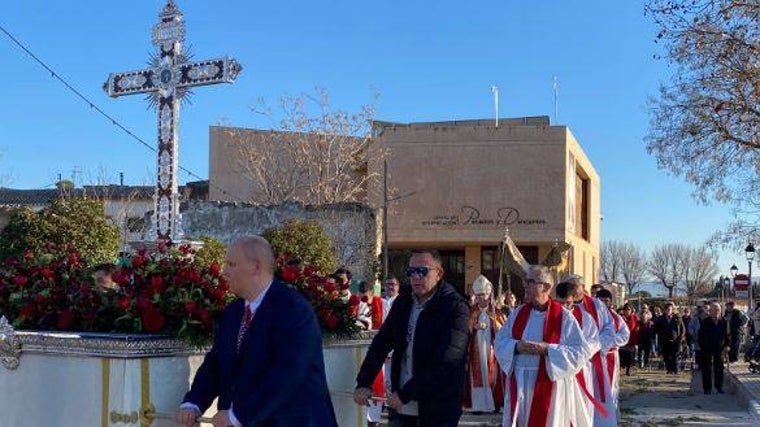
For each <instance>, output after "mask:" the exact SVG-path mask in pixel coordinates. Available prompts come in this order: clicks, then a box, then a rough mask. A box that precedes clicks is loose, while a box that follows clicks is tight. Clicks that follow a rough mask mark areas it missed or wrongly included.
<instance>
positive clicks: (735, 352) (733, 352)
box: [728, 335, 742, 363]
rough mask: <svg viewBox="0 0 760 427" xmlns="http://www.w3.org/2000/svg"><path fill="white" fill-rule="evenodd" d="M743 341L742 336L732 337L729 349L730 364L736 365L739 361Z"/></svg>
mask: <svg viewBox="0 0 760 427" xmlns="http://www.w3.org/2000/svg"><path fill="white" fill-rule="evenodd" d="M741 339H742V337H741V335H731V346H730V347H729V349H728V363H734V362H736V361H738V360H739V345H740V344H741Z"/></svg>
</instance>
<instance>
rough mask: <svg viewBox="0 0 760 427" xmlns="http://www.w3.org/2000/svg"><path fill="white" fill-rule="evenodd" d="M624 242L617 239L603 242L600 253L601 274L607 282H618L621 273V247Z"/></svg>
mask: <svg viewBox="0 0 760 427" xmlns="http://www.w3.org/2000/svg"><path fill="white" fill-rule="evenodd" d="M621 247H622V243H621V242H618V241H616V240H610V241H606V242H602V246H601V248H600V253H599V258H600V259H599V261H600V262H599V265H600V267H601V269H602V271H601V275H602V278H603V279H604V281H605V282H607V283H612V282H617V279H618V275H619V274H620V249H621Z"/></svg>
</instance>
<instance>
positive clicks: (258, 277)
mask: <svg viewBox="0 0 760 427" xmlns="http://www.w3.org/2000/svg"><path fill="white" fill-rule="evenodd" d="M273 273H274V254H273V252H272V246H271V245H270V244H269V242H267V241H266V239H264V238H263V237H260V236H245V237H241V238H240V239H238V240H236V241H235V242H234V243H233V244H232V245H230V247H229V249H228V250H227V256H226V257H225V264H224V277H225V278H226V279H227V283H228V284H229V286H230V290H231V291H232V292H233V293H234V294H235V295H237V296H239V297H242V298H245V299H246V300H248V301H252V300H253V299H255V298H256V297H257V296H258V295H259V294H260V293H261V291H263V290H264V288H265V287H266V286H267V285H268V284H269V283H270V282H271V280H272V278H273Z"/></svg>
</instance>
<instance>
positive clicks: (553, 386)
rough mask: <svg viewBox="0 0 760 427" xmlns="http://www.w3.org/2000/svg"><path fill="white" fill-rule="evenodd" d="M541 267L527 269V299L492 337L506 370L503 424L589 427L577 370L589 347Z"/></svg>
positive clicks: (513, 425)
mask: <svg viewBox="0 0 760 427" xmlns="http://www.w3.org/2000/svg"><path fill="white" fill-rule="evenodd" d="M551 283H552V278H551V275H550V274H549V272H548V270H547V269H546V267H541V266H531V267H530V268H529V269H528V270H527V271H526V287H525V295H526V304H523V305H521V306H519V307H517V308H516V309H515V311H514V313H512V315H511V316H509V319H508V320H507V325H506V326H505V327H504V328H502V329H501V330H500V331H499V333H498V334H497V336H496V344H495V351H496V357H497V359H498V360H499V363H500V364H501V367H502V369H503V371H504V373H505V374H506V375H507V383H508V386H507V387H506V393H505V398H504V418H503V426H509V427H516V426H525V427H568V426H570V425H572V426H573V427H591V424H590V422H589V421H590V420H589V419H588V417H587V416H586V415H585V408H584V406H583V404H582V401H583V396H582V391H581V389H580V387H579V385H578V381H577V379H576V374H577V373H578V372H580V371H581V369H582V368H583V366H584V365H585V364H586V362H587V359H588V355H589V354H590V352H591V350H590V348H589V347H588V344H587V343H586V341H585V339H584V338H583V333H582V331H581V328H580V326H579V325H578V322H576V321H575V319H574V318H573V315H572V313H570V312H569V311H568V310H565V309H564V308H563V307H562V305H561V304H559V303H558V302H556V301H554V300H552V299H550V298H549V292H550V290H551V288H552V284H551Z"/></svg>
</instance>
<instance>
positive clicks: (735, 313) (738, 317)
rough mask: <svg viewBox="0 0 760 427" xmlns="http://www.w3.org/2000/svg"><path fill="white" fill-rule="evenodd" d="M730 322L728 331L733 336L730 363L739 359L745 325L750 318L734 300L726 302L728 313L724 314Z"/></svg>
mask: <svg viewBox="0 0 760 427" xmlns="http://www.w3.org/2000/svg"><path fill="white" fill-rule="evenodd" d="M724 319H725V320H726V322H727V324H728V333H729V337H730V338H731V347H730V348H729V351H728V363H734V362H736V361H738V360H739V346H740V345H741V342H742V337H743V335H744V326H746V325H747V321H748V318H747V316H746V315H745V314H744V313H742V312H741V311H739V310H737V309H736V308H734V302H733V301H729V302H727V303H726V314H725V316H724Z"/></svg>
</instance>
